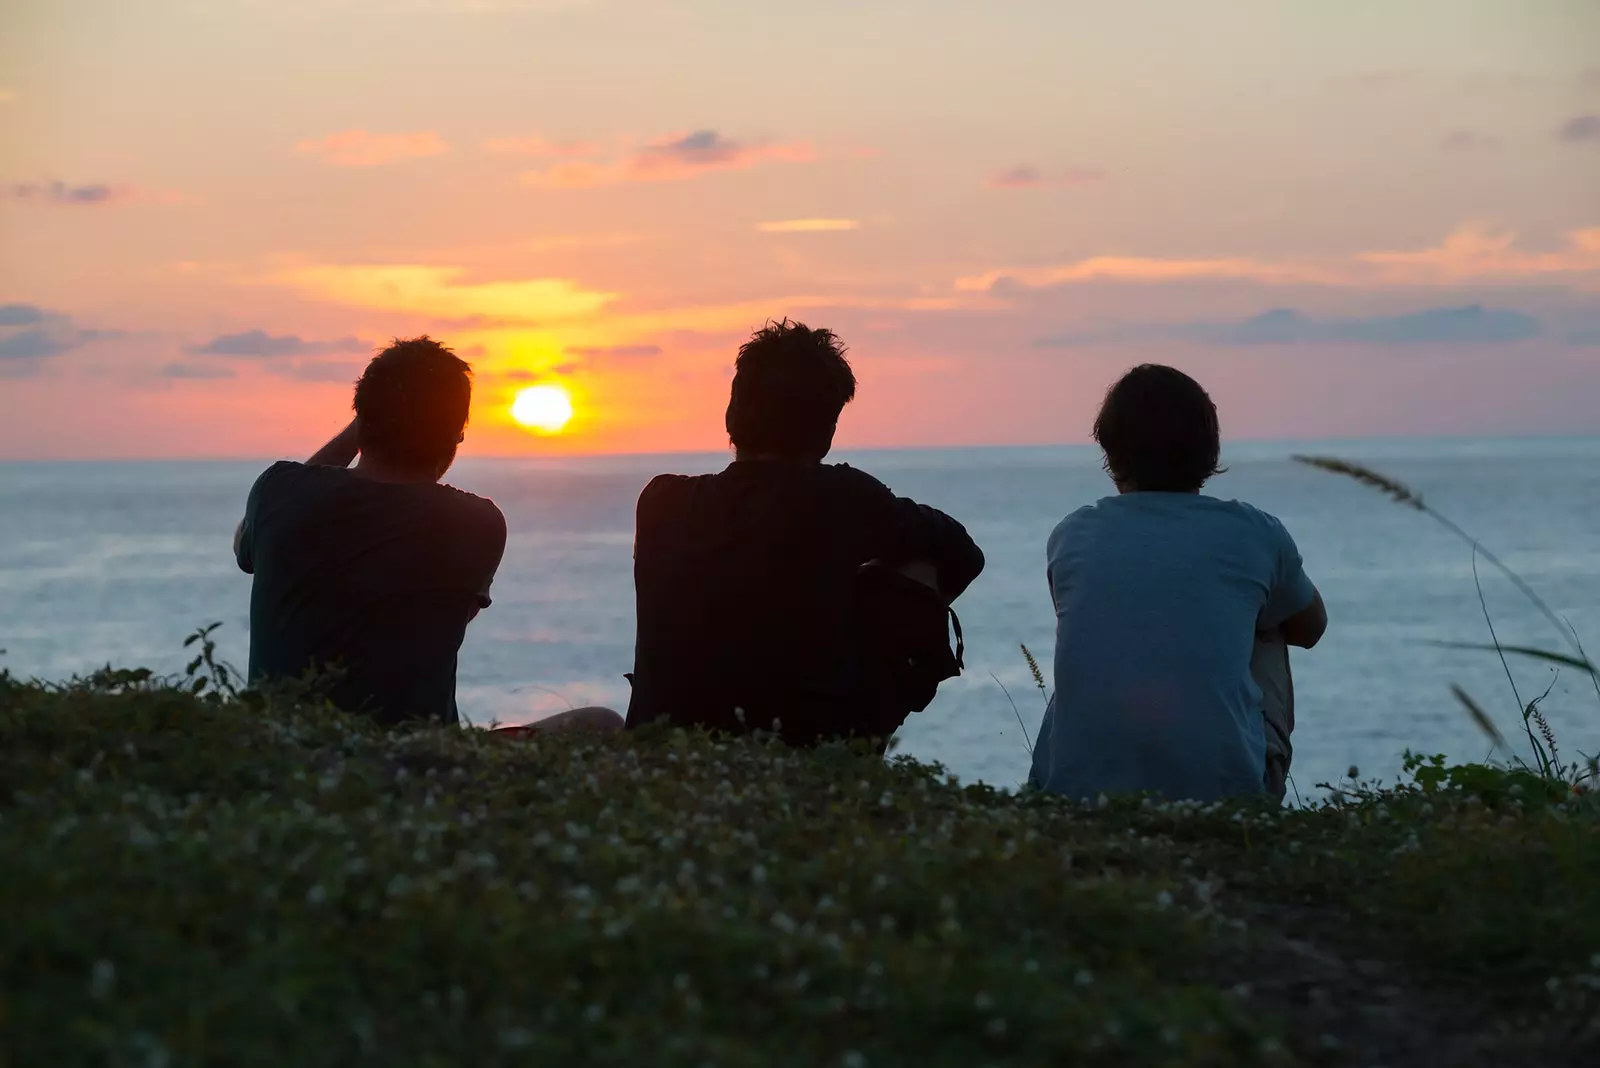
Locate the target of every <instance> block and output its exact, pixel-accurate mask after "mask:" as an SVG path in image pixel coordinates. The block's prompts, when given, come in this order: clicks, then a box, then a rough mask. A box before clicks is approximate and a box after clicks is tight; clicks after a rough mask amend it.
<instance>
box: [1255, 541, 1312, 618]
mask: <svg viewBox="0 0 1600 1068" xmlns="http://www.w3.org/2000/svg"><path fill="white" fill-rule="evenodd" d="M1261 517H1262V519H1264V520H1265V521H1266V531H1267V537H1268V543H1269V546H1270V549H1271V552H1272V558H1273V570H1272V585H1271V588H1270V589H1269V590H1268V592H1267V603H1266V605H1265V606H1264V607H1263V608H1262V609H1261V620H1260V625H1261V627H1262V629H1265V630H1270V629H1272V628H1273V627H1277V626H1281V625H1282V624H1283V622H1284V621H1285V620H1287V619H1289V618H1290V617H1291V616H1294V615H1296V614H1298V613H1300V612H1303V611H1305V610H1306V609H1307V608H1308V607H1310V605H1311V602H1312V599H1313V598H1315V597H1316V595H1317V588H1316V587H1315V586H1314V585H1312V583H1311V579H1310V578H1309V577H1307V575H1306V570H1305V566H1304V565H1303V563H1302V561H1301V559H1300V549H1299V547H1298V546H1297V545H1295V543H1294V539H1293V538H1292V537H1290V536H1289V532H1288V530H1286V529H1285V528H1284V525H1283V524H1282V523H1280V522H1279V521H1278V520H1277V519H1275V518H1273V517H1272V516H1270V515H1267V514H1266V513H1261Z"/></svg>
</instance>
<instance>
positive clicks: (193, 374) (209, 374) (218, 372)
mask: <svg viewBox="0 0 1600 1068" xmlns="http://www.w3.org/2000/svg"><path fill="white" fill-rule="evenodd" d="M159 373H160V375H161V377H163V378H192V379H214V378H233V377H234V372H233V368H232V367H229V366H228V365H227V364H225V363H183V362H174V363H169V364H165V365H164V366H162V368H161V370H160V372H159Z"/></svg>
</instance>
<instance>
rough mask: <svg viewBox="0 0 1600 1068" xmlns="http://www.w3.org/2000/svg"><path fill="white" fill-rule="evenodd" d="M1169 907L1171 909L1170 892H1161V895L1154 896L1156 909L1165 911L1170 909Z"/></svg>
mask: <svg viewBox="0 0 1600 1068" xmlns="http://www.w3.org/2000/svg"><path fill="white" fill-rule="evenodd" d="M1171 907H1172V894H1171V892H1170V891H1167V890H1163V891H1161V893H1159V894H1157V895H1156V908H1158V909H1166V908H1171Z"/></svg>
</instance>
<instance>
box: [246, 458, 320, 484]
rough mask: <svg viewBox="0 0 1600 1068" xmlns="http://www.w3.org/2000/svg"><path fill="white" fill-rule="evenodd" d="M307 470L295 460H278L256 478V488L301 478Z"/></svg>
mask: <svg viewBox="0 0 1600 1068" xmlns="http://www.w3.org/2000/svg"><path fill="white" fill-rule="evenodd" d="M307 470H309V469H308V468H307V466H306V465H305V464H303V463H299V462H297V461H295V460H279V461H278V462H277V463H275V464H272V465H271V466H269V467H268V468H267V469H266V470H265V471H263V472H261V474H259V475H257V476H256V483H255V484H256V488H257V489H261V488H264V487H266V486H275V485H282V484H285V483H289V482H292V481H294V480H295V479H298V478H301V477H303V476H304V475H305V473H306V471H307Z"/></svg>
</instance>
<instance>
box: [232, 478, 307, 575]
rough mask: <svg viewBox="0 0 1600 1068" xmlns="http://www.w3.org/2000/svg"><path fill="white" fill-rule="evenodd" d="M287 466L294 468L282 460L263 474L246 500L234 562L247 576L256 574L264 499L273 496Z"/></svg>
mask: <svg viewBox="0 0 1600 1068" xmlns="http://www.w3.org/2000/svg"><path fill="white" fill-rule="evenodd" d="M286 465H288V466H293V465H292V464H288V462H287V461H283V460H280V461H278V462H277V463H275V464H273V465H272V466H271V467H269V468H267V469H266V470H265V471H263V472H261V474H260V475H259V476H257V478H256V481H255V484H254V485H252V486H251V487H250V496H248V497H246V498H245V502H244V519H243V520H241V521H240V523H239V543H238V545H237V546H235V552H234V560H235V562H237V563H238V565H239V570H240V571H243V572H244V573H245V574H246V575H253V574H255V573H256V560H255V541H256V524H257V517H258V516H259V515H260V514H261V502H262V499H263V498H264V497H267V496H269V495H270V494H271V492H272V483H273V482H274V481H275V480H276V479H277V477H278V475H279V474H280V473H281V472H282V470H283V468H284V467H285V466H286Z"/></svg>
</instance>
